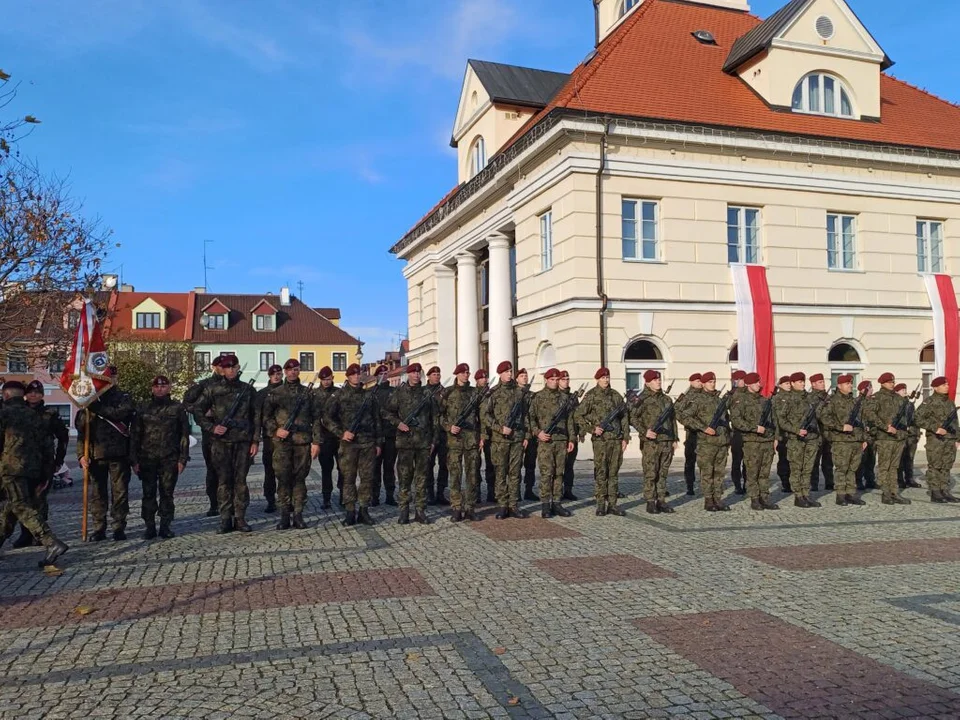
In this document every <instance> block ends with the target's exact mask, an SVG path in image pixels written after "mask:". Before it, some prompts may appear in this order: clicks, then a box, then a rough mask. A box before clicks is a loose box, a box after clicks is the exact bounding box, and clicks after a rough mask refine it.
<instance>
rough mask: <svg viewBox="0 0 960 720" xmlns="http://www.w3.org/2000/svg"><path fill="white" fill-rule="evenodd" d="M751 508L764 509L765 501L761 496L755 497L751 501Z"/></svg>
mask: <svg viewBox="0 0 960 720" xmlns="http://www.w3.org/2000/svg"><path fill="white" fill-rule="evenodd" d="M750 509H751V510H763V503H762V502H760V499H759V498H754V499H753V500H751V501H750Z"/></svg>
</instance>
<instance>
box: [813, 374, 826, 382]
mask: <svg viewBox="0 0 960 720" xmlns="http://www.w3.org/2000/svg"><path fill="white" fill-rule="evenodd" d="M822 381H823V374H822V373H817V374H816V375H811V376H810V382H812V383H815V382H822Z"/></svg>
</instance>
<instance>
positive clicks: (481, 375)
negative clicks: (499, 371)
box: [473, 368, 487, 380]
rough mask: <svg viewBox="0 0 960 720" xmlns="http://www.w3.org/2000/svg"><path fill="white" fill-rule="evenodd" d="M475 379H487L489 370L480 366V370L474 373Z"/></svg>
mask: <svg viewBox="0 0 960 720" xmlns="http://www.w3.org/2000/svg"><path fill="white" fill-rule="evenodd" d="M473 379H474V380H486V379H487V371H486V370H484V369H483V368H480V369H479V370H477V371H476V372H475V373H474V374H473Z"/></svg>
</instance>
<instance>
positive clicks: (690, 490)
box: [687, 480, 695, 496]
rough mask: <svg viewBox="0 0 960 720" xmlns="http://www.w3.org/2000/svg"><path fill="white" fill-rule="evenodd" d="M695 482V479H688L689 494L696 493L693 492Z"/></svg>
mask: <svg viewBox="0 0 960 720" xmlns="http://www.w3.org/2000/svg"><path fill="white" fill-rule="evenodd" d="M693 483H694V481H693V480H687V495H691V496H692V495H694V494H695V493H694V492H693Z"/></svg>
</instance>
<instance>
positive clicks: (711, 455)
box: [687, 390, 730, 511]
mask: <svg viewBox="0 0 960 720" xmlns="http://www.w3.org/2000/svg"><path fill="white" fill-rule="evenodd" d="M720 402H721V397H720V393H719V392H718V391H717V390H713V391H708V390H702V391H701V392H699V393H697V396H696V398H694V399H693V401H691V403H690V407H689V409H688V411H687V420H688V425H687V427H692V428H693V429H695V430H696V431H697V432H698V433H699V434H698V436H697V465H698V466H699V468H700V489H701V490H702V492H703V506H704V508H705V509H707V510H709V511H714V510H725V509H728V508H727V506H726V504H725V503H724V502H723V500H722V499H721V498H722V496H723V476H724V474H725V472H726V468H727V453H728V452H729V448H730V432H729V430H728V428H727V426H726V424H724V423H723V422H721V423H720V424H718V425H717V427H716V428H714V431H715V432H716V435H708V434H706V433H705V432H704V430H706V429H707V428H708V427H709V426H710V422H711V420H712V419H713V416H714V415H715V414H716V411H717V408H718V407H719V405H720ZM725 419H726V418H724V420H725Z"/></svg>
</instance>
